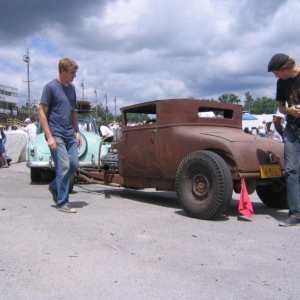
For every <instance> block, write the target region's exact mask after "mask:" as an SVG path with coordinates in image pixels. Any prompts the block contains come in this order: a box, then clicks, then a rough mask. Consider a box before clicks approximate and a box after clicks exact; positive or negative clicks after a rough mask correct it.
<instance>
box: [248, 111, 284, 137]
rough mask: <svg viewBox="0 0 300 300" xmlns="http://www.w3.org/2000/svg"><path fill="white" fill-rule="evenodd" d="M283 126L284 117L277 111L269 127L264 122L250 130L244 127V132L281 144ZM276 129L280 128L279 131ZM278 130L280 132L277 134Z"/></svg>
mask: <svg viewBox="0 0 300 300" xmlns="http://www.w3.org/2000/svg"><path fill="white" fill-rule="evenodd" d="M279 124H280V125H279ZM285 124H286V119H285V115H284V114H282V113H281V112H280V111H279V110H278V109H277V112H276V114H275V115H273V119H272V122H271V124H270V126H269V127H268V126H267V122H266V121H265V120H264V121H263V122H262V123H261V124H260V125H259V126H258V127H251V128H250V129H249V127H245V128H244V132H245V133H249V134H251V135H259V136H261V137H266V138H270V139H273V140H276V141H279V142H283V138H282V131H283V130H284V128H285ZM278 128H281V130H280V129H278ZM278 130H280V132H278Z"/></svg>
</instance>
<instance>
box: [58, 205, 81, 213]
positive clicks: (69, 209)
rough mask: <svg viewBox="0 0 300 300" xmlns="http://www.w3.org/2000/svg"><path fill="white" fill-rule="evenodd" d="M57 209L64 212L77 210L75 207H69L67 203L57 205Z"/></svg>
mask: <svg viewBox="0 0 300 300" xmlns="http://www.w3.org/2000/svg"><path fill="white" fill-rule="evenodd" d="M57 210H58V211H62V212H66V213H76V212H77V210H76V209H75V208H71V207H69V206H68V205H63V206H58V207H57Z"/></svg>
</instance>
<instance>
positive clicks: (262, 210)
mask: <svg viewBox="0 0 300 300" xmlns="http://www.w3.org/2000/svg"><path fill="white" fill-rule="evenodd" d="M80 188H82V189H83V190H84V192H87V193H95V194H99V195H104V197H105V198H106V199H108V198H110V197H111V196H115V197H121V198H124V199H129V200H133V201H138V202H143V203H147V204H152V205H158V206H163V207H169V208H175V209H179V210H176V211H175V213H176V214H178V215H181V216H184V217H190V216H189V215H188V214H187V213H186V212H185V211H184V210H183V209H182V208H181V206H180V205H179V203H178V201H177V197H176V193H175V192H166V191H155V190H151V189H149V190H147V189H145V190H134V189H125V188H122V189H119V188H107V189H103V186H101V188H99V189H97V188H95V186H88V185H80ZM238 205H239V200H237V199H235V198H232V199H231V202H230V205H229V207H228V209H227V210H226V211H225V212H224V213H223V214H222V215H220V216H219V217H216V218H214V219H212V220H214V221H227V220H229V219H230V217H237V220H238V221H241V222H251V221H252V220H253V218H255V215H265V216H266V217H272V218H274V219H275V220H277V221H279V222H280V221H282V220H284V219H286V218H287V210H277V209H274V208H270V207H267V206H266V205H265V204H264V203H262V202H252V207H253V212H254V217H253V218H252V219H250V218H247V217H245V216H243V215H242V214H240V213H239V211H238Z"/></svg>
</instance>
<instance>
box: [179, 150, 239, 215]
mask: <svg viewBox="0 0 300 300" xmlns="http://www.w3.org/2000/svg"><path fill="white" fill-rule="evenodd" d="M175 189H176V193H177V197H178V201H179V203H180V205H181V206H182V208H183V209H184V211H185V212H186V213H187V214H188V215H189V216H191V217H193V218H199V219H204V220H206V219H212V218H215V217H217V216H219V215H220V214H222V213H223V212H224V211H225V210H226V209H227V208H228V206H229V204H230V201H231V199H232V193H233V180H232V175H231V172H230V170H229V168H228V166H227V164H226V162H225V161H224V160H223V158H221V157H220V156H219V155H217V154H215V153H213V152H210V151H198V152H194V153H191V154H189V155H188V156H187V157H186V158H184V159H183V161H182V162H181V163H180V165H179V168H178V171H177V174H176V180H175Z"/></svg>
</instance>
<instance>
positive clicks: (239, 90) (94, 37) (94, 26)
mask: <svg viewBox="0 0 300 300" xmlns="http://www.w3.org/2000/svg"><path fill="white" fill-rule="evenodd" d="M299 12H300V4H298V1H297V0H265V1H261V0H259V1H258V0H252V1H246V0H202V1H197V0H191V1H184V0H164V1H155V0H148V1H140V0H130V1H124V0H115V1H109V0H101V1H100V0H89V1H78V0H75V1H74V0H72V1H71V0H66V1H57V0H53V1H46V2H42V1H37V0H35V1H33V0H32V1H29V0H28V1H25V0H19V1H18V0H13V1H12V0H4V1H2V4H1V10H0V46H1V47H0V70H1V72H0V83H1V84H6V85H10V86H15V87H17V88H18V89H19V94H20V98H19V101H20V103H21V104H22V103H24V102H25V101H26V98H27V96H26V95H27V90H26V88H27V86H26V84H25V83H24V80H26V64H25V63H24V62H23V61H22V57H23V55H24V54H25V51H26V49H27V48H29V51H30V57H31V62H30V75H31V78H32V80H34V82H32V83H31V91H32V96H31V98H32V99H35V100H36V101H37V102H38V101H39V99H40V95H41V91H42V88H43V86H44V85H45V84H46V83H47V82H48V81H50V80H51V79H53V78H54V77H56V76H57V63H58V60H59V59H60V58H61V57H63V56H70V57H72V58H74V59H75V60H76V61H77V62H78V63H79V70H78V72H77V78H76V80H75V82H74V83H75V85H76V88H77V94H78V97H81V92H82V91H81V88H80V82H81V80H82V79H83V80H84V82H85V97H86V98H87V99H88V100H90V101H95V94H94V89H95V87H97V90H98V102H99V101H102V102H103V101H104V95H105V93H106V92H108V94H109V105H110V106H111V107H113V105H114V103H113V98H114V97H117V105H118V107H120V106H122V105H129V104H131V103H137V102H141V101H149V100H153V99H160V98H169V97H188V96H194V97H198V98H217V97H218V96H220V95H221V94H223V93H235V94H237V95H239V96H240V97H241V98H242V97H243V95H244V94H245V92H247V91H250V93H251V94H252V95H253V96H254V97H262V96H270V97H274V90H275V83H276V81H275V79H274V77H273V76H272V75H271V74H270V73H267V70H266V66H267V64H268V61H269V59H270V57H271V56H272V55H273V54H274V53H276V52H285V53H287V54H290V55H291V56H293V57H295V58H296V59H297V56H299V46H298V45H299V44H300V43H299V42H300V41H299V39H300V37H298V35H296V34H295V32H296V28H298V27H299V25H300V20H299V17H298V16H299ZM111 107H110V109H112V108H111Z"/></svg>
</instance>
